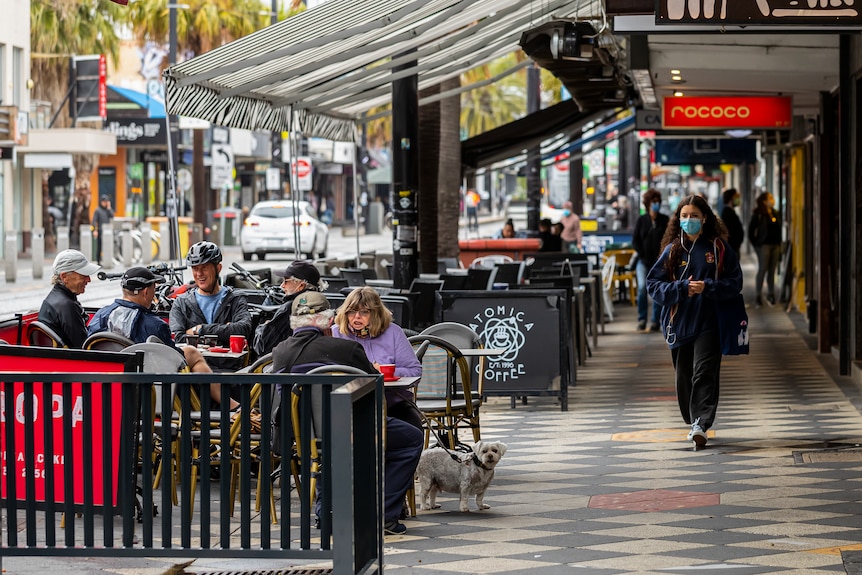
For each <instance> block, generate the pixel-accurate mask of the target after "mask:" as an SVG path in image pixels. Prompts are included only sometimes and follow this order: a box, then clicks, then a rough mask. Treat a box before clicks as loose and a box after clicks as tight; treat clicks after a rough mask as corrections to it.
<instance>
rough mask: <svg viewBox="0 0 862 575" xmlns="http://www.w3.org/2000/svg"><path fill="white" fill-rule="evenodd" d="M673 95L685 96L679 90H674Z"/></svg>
mask: <svg viewBox="0 0 862 575" xmlns="http://www.w3.org/2000/svg"><path fill="white" fill-rule="evenodd" d="M673 95H674V96H676V97H677V98H679V97H680V96H685V94H684V93H683V92H680V91H679V90H677V91H676V92H674V93H673Z"/></svg>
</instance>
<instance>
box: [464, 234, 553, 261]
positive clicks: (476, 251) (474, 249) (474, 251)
mask: <svg viewBox="0 0 862 575" xmlns="http://www.w3.org/2000/svg"><path fill="white" fill-rule="evenodd" d="M540 246H541V240H539V238H497V239H479V240H459V241H458V247H459V248H460V250H461V263H462V264H464V267H465V268H466V267H470V262H472V261H473V260H474V259H476V258H478V257H479V256H488V255H494V254H498V255H504V256H509V257H511V258H512V259H513V260H515V261H520V260H521V258H522V256H523V254H525V253H530V252H535V251H538V250H539V247H540Z"/></svg>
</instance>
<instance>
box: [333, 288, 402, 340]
mask: <svg viewBox="0 0 862 575" xmlns="http://www.w3.org/2000/svg"><path fill="white" fill-rule="evenodd" d="M360 309H367V310H368V311H370V312H371V317H370V318H369V319H368V335H369V336H370V337H377V336H378V335H380V334H381V333H383V332H384V331H386V330H387V329H388V328H389V325H390V324H391V323H392V312H391V311H389V308H387V307H386V306H385V305H383V301H382V300H381V299H380V296H379V295H378V294H377V292H376V291H374V288H370V287H367V286H366V287H361V288H356V289H355V290H353V291H352V292H350V294H349V295H348V296H347V298H346V299H345V300H344V303H343V304H341V306H340V307H339V308H338V312H337V313H336V314H335V323H336V324H337V325H338V330H339V331H340V332H341V333H344V334H348V333H351V331H350V321H349V318H348V317H347V314H348V313H351V312H355V311H357V310H360Z"/></svg>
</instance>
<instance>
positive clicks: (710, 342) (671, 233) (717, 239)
mask: <svg viewBox="0 0 862 575" xmlns="http://www.w3.org/2000/svg"><path fill="white" fill-rule="evenodd" d="M725 233H726V232H725V230H724V227H723V226H722V224H721V222H720V221H719V220H718V218H716V217H715V214H714V213H713V212H712V210H711V209H710V208H709V204H707V202H706V200H704V199H703V198H701V197H700V196H688V197H686V198H684V199H683V200H682V201H680V203H679V205H678V206H677V208H676V212H675V213H674V215H673V217H671V219H670V223H669V224H668V227H667V231H666V232H665V236H664V239H663V240H662V253H661V255H660V256H659V259H658V261H656V263H655V265H654V266H653V267H652V269H651V270H650V271H649V274H648V275H647V290H648V291H649V295H650V297H652V298H653V299H654V300H655V301H656V303H658V304H659V305H661V306H662V314H661V323H662V332H663V333H664V334H665V341H666V342H667V344H668V346H669V347H670V350H671V358H672V359H673V367H674V370H675V371H676V396H677V400H678V401H679V408H680V412H681V413H682V418H683V420H684V421H685V422H686V423H687V424H689V425H691V431H690V432H689V434H688V439H689V441H693V442H694V444H695V447H696V448H700V447H703V446H704V445H706V442H707V431H709V428H710V427H712V424H713V422H714V421H715V412H716V409H717V408H718V374H719V368H720V367H721V343H720V340H719V322H720V321H721V319H722V318H721V317H720V316H719V314H718V313H717V312H716V302H718V301H719V300H728V299H731V298H733V297H735V296H736V295H738V294H739V292H740V291H741V290H742V270H741V269H740V267H739V259H738V257H737V255H736V252H735V251H734V250H733V249H732V248H730V246H729V245H728V244H727V242H726V241H725V240H724V239H723V236H724V235H725Z"/></svg>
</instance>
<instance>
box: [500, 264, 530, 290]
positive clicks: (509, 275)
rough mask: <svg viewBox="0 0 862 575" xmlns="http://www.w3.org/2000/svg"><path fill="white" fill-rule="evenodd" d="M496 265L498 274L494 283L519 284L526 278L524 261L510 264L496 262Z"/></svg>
mask: <svg viewBox="0 0 862 575" xmlns="http://www.w3.org/2000/svg"><path fill="white" fill-rule="evenodd" d="M494 267H495V268H497V275H496V276H495V277H494V283H498V284H506V285H509V286H513V285H519V284H520V283H521V282H522V281H523V279H524V262H523V261H520V262H514V263H510V264H506V263H503V264H494Z"/></svg>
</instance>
